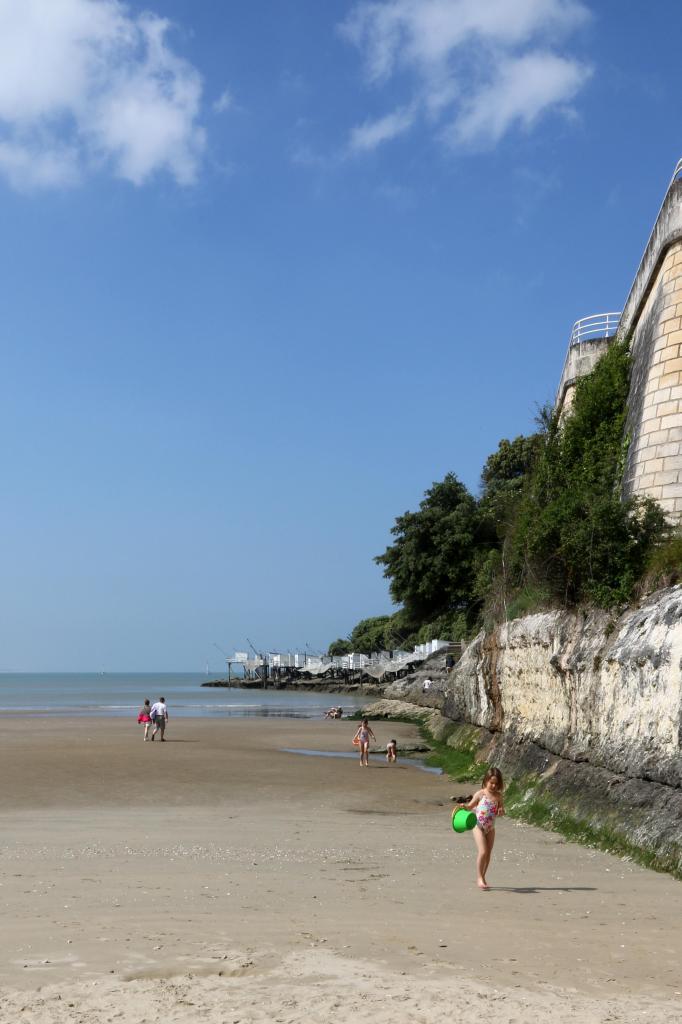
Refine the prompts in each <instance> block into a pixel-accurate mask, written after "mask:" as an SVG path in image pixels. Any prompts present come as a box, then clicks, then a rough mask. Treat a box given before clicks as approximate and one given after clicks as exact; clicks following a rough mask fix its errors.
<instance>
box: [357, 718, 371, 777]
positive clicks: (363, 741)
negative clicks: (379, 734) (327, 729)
mask: <svg viewBox="0 0 682 1024" xmlns="http://www.w3.org/2000/svg"><path fill="white" fill-rule="evenodd" d="M370 738H371V739H373V740H374V742H375V743H376V736H375V735H374V733H373V732H372V730H371V728H370V725H369V722H368V721H367V719H366V718H363V720H362V721H361V722H360V728H359V729H358V731H357V732H356V734H355V736H354V737H353V743H355V741H356V740H357V741H358V743H359V745H360V765H361V766H363V765H364V767H365V768H368V767H369V741H370Z"/></svg>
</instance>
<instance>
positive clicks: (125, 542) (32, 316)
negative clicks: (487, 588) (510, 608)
mask: <svg viewBox="0 0 682 1024" xmlns="http://www.w3.org/2000/svg"><path fill="white" fill-rule="evenodd" d="M681 29H682V9H681V8H680V7H679V5H678V4H675V3H673V2H669V0H654V2H653V3H652V4H651V5H649V6H648V8H647V10H646V13H644V9H643V8H642V7H640V5H623V4H622V3H619V4H616V3H615V2H613V3H611V2H601V3H596V2H588V0H586V2H584V3H579V2H577V0H565V2H561V0H514V2H513V3H511V2H508V0H489V2H488V3H483V2H482V0H377V2H374V3H369V2H367V3H365V2H358V3H352V2H348V3H341V2H336V0H326V2H325V3H319V0H291V2H289V3H275V2H272V0H269V2H265V0H249V2H248V3H246V2H241V0H233V2H231V3H229V4H228V3H219V2H217V0H216V2H210V0H202V2H201V3H197V2H196V0H193V2H189V0H150V2H149V3H148V4H144V5H143V4H137V3H129V4H118V3H114V2H113V0H111V2H108V0H25V2H24V3H22V4H21V5H17V4H16V3H15V2H13V0H0V217H1V219H2V220H1V222H2V226H3V231H2V236H3V245H2V247H1V248H0V270H1V274H2V282H3V288H2V318H1V320H0V324H1V326H0V331H1V335H0V337H1V338H2V354H3V360H2V366H3V373H2V375H1V378H0V388H1V397H0V428H1V429H2V435H3V438H4V444H3V449H2V483H3V499H4V500H3V501H2V504H1V506H0V529H1V530H2V536H3V539H4V542H5V543H4V557H3V572H2V579H3V586H2V590H1V592H0V593H1V597H0V670H15V671H18V670H28V671H41V670H44V671H49V670H91V669H92V670H100V669H101V670H116V669H119V670H136V669H137V670H145V669H148V670H152V669H166V670H173V669H194V670H198V669H201V668H203V666H204V664H205V663H206V661H207V660H208V661H210V663H211V665H212V666H214V667H217V666H218V665H219V663H220V655H219V653H218V652H217V651H216V649H215V648H214V647H213V644H214V643H215V642H217V643H219V644H220V645H221V646H223V647H225V648H228V649H229V648H235V647H236V648H237V649H243V648H244V647H245V643H246V641H245V637H246V636H249V637H251V639H252V640H254V642H256V643H257V645H258V646H262V647H270V648H273V649H276V648H280V649H284V650H287V649H291V648H295V647H302V646H303V645H304V644H306V643H308V644H310V646H311V648H314V649H319V648H323V647H326V645H327V644H328V642H329V641H330V640H332V639H333V638H335V637H336V636H338V635H344V634H346V633H347V632H348V631H349V630H350V629H351V628H352V626H353V625H354V623H355V622H356V621H357V620H358V619H360V618H362V617H364V616H366V615H371V614H380V613H383V612H387V611H390V610H391V603H390V600H389V598H388V593H387V587H386V582H385V581H384V580H383V578H382V575H381V572H380V570H379V569H378V568H377V567H376V566H375V565H374V564H373V562H372V556H373V555H375V554H378V553H380V552H381V551H383V549H384V548H385V546H386V544H387V543H388V542H389V540H390V533H389V531H390V527H391V525H392V523H393V520H394V518H395V516H396V515H398V514H400V513H402V512H403V511H405V510H406V509H408V508H415V507H416V506H417V505H418V503H419V501H420V499H421V497H422V495H423V492H424V490H425V489H426V488H427V487H429V486H430V484H431V483H432V482H433V481H434V480H437V479H441V478H442V477H443V475H444V474H445V473H446V472H448V471H449V470H453V471H454V472H456V473H457V474H458V475H459V476H460V477H461V478H462V479H463V480H464V481H465V483H466V484H467V485H468V486H469V487H470V488H471V489H473V490H476V489H477V487H478V479H479V474H480V469H481V466H482V464H483V462H484V460H485V458H486V456H487V455H488V454H489V453H490V452H491V451H492V450H494V448H495V447H496V445H497V442H498V441H499V439H500V438H502V437H514V436H516V435H517V434H519V433H524V432H528V431H529V430H531V429H532V426H533V416H534V412H535V407H536V403H543V402H545V401H546V400H547V399H548V398H550V397H551V396H552V395H553V392H554V389H555V388H556V385H557V383H558V378H559V374H560V371H561V364H562V361H563V357H564V353H565V346H566V342H567V337H568V333H569V330H570V327H571V324H572V322H573V321H574V320H575V319H576V318H578V317H580V316H583V315H587V314H590V313H594V312H601V311H606V310H617V309H620V308H622V305H623V302H624V300H625V297H626V295H627V293H628V290H629V287H630V283H631V281H632V278H633V276H634V273H635V270H636V267H637V263H638V261H639V259H640V256H641V253H642V250H643V247H644V244H645V242H646V239H647V236H648V232H649V230H650V228H651V225H652V223H653V220H654V218H655V215H656V212H657V209H658V205H659V203H660V201H661V198H662V195H663V192H664V190H665V187H666V184H667V181H668V179H669V177H670V175H671V173H672V170H673V167H674V164H675V161H676V160H677V158H678V157H679V156H680V155H682V131H681V129H682V123H681V122H682V118H681V115H680V104H679V95H680V68H679V52H678V51H679V39H680V30H681Z"/></svg>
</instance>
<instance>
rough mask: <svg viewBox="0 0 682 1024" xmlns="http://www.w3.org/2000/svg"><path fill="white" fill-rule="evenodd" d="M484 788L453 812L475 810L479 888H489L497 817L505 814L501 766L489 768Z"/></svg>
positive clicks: (477, 880) (485, 776)
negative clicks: (462, 808)
mask: <svg viewBox="0 0 682 1024" xmlns="http://www.w3.org/2000/svg"><path fill="white" fill-rule="evenodd" d="M482 785H483V788H482V789H479V790H478V792H477V793H474V795H473V796H472V798H471V800H470V801H469V803H468V804H458V805H457V807H455V811H453V814H454V813H455V812H456V811H458V810H459V809H460V807H465V808H466V810H467V811H475V813H476V827H475V828H474V829H472V831H471V834H472V836H473V837H474V842H475V843H476V849H477V857H476V884H477V885H478V887H479V889H484V890H485V889H487V888H488V883H487V881H486V872H487V871H488V865H489V864H490V857H491V854H492V852H493V846H494V844H495V819H496V818H499V817H501V816H502V815H503V814H504V800H503V799H502V793H503V791H504V780H503V779H502V772H501V771H500V769H499V768H489V769H488V771H487V772H486V773H485V775H484V777H483V784H482Z"/></svg>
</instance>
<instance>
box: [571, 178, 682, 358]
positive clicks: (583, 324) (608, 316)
mask: <svg viewBox="0 0 682 1024" xmlns="http://www.w3.org/2000/svg"><path fill="white" fill-rule="evenodd" d="M680 171H682V161H680ZM620 316H621V314H620V313H593V315H592V316H584V317H582V318H581V319H580V320H576V322H575V323H574V324H573V329H572V330H571V336H570V338H569V340H568V347H569V349H571V348H572V347H573V346H574V345H582V343H583V342H585V341H594V340H595V339H596V338H612V337H613V335H614V334H616V332H617V331H618V325H619V324H620Z"/></svg>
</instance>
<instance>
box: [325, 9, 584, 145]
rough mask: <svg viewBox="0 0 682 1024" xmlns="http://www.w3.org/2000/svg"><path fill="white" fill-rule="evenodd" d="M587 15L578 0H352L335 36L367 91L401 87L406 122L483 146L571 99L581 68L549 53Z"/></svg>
mask: <svg viewBox="0 0 682 1024" xmlns="http://www.w3.org/2000/svg"><path fill="white" fill-rule="evenodd" d="M589 18H590V14H589V11H588V9H587V7H586V6H585V4H584V3H582V2H581V0H485V2H484V0H371V2H370V0H361V2H359V3H356V5H355V7H354V8H353V9H352V11H351V13H350V14H349V16H348V18H347V19H346V20H345V21H344V22H343V23H342V25H341V26H340V32H341V34H342V36H343V37H344V38H346V39H347V40H348V41H349V42H351V43H352V44H353V45H354V46H356V47H357V48H358V49H359V50H360V52H361V54H362V56H363V60H364V65H365V71H366V75H367V78H368V80H369V82H370V83H371V84H372V85H373V86H375V87H381V86H382V85H384V84H386V83H387V82H388V81H389V80H391V79H394V78H397V77H398V76H401V82H404V81H405V80H407V82H408V83H410V87H411V89H412V93H413V97H412V101H411V104H410V107H409V109H411V110H412V111H413V123H414V122H415V121H416V120H417V119H418V118H419V116H422V117H424V118H426V119H427V120H428V121H429V122H430V123H433V124H438V125H439V126H440V128H441V134H445V135H446V136H447V137H448V139H449V140H450V141H451V142H454V143H455V144H471V143H476V144H481V143H487V144H492V143H495V142H497V141H498V140H499V139H500V138H501V137H502V136H503V135H504V134H505V133H506V132H507V131H509V130H510V129H511V128H512V127H514V126H515V125H522V126H525V127H528V126H531V125H533V124H534V123H535V122H536V121H537V120H538V118H539V117H541V116H542V114H544V113H546V112H547V111H549V110H550V109H552V108H557V107H563V108H564V109H566V108H567V107H568V105H569V104H570V102H571V101H572V100H573V99H574V98H575V96H576V94H577V93H578V91H579V90H580V88H581V87H582V85H583V84H584V83H585V82H586V80H587V78H588V77H589V73H590V71H589V68H588V67H587V66H586V65H584V64H583V63H581V62H580V61H579V60H578V59H576V58H575V57H572V56H567V55H565V54H561V55H560V54H559V53H558V52H556V47H557V45H558V44H559V43H560V42H561V43H563V41H564V40H565V39H566V37H567V36H568V35H569V33H571V32H572V31H575V30H576V29H577V28H578V27H579V26H581V25H583V24H584V23H585V22H587V21H588V20H589ZM388 116H389V118H390V117H391V116H393V115H388ZM383 120H386V119H380V121H378V122H376V123H377V124H380V123H381V121H383ZM445 123H446V124H447V125H448V131H447V132H446V133H443V132H442V127H443V125H444V124H445ZM363 128H364V125H361V126H359V128H358V127H356V128H355V129H353V131H352V133H351V144H352V140H353V139H354V138H355V137H356V133H357V132H358V131H361V130H362V129H363ZM391 137H392V136H391V135H390V134H388V133H387V134H386V136H385V138H384V139H380V140H379V141H386V140H388V139H389V138H391ZM377 144H378V143H377Z"/></svg>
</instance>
